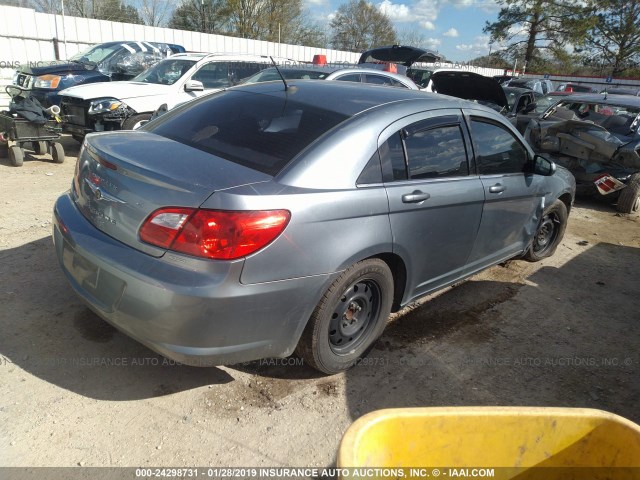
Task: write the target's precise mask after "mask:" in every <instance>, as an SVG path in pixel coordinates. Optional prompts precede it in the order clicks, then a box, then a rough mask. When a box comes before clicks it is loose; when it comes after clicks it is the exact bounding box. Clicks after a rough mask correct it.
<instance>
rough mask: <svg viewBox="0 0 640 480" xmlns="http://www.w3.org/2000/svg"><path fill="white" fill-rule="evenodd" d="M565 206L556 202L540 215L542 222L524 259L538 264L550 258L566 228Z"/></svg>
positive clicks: (566, 215)
mask: <svg viewBox="0 0 640 480" xmlns="http://www.w3.org/2000/svg"><path fill="white" fill-rule="evenodd" d="M567 217H568V213H567V206H566V205H565V204H564V203H563V202H562V200H556V201H555V202H553V203H552V204H551V205H550V206H549V207H547V208H546V209H545V210H544V212H543V213H542V220H540V224H539V225H538V229H537V230H536V233H535V235H534V237H533V242H532V243H531V246H530V247H529V250H527V253H525V254H524V259H525V260H528V261H530V262H539V261H540V260H542V259H543V258H547V257H550V256H551V255H553V254H554V253H555V251H556V248H558V245H560V242H561V241H562V237H563V236H564V231H565V230H566V228H567Z"/></svg>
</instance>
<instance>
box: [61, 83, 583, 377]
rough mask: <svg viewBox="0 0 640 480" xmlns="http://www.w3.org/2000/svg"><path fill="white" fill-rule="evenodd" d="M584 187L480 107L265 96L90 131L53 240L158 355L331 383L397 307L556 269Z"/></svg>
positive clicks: (227, 98) (307, 92)
mask: <svg viewBox="0 0 640 480" xmlns="http://www.w3.org/2000/svg"><path fill="white" fill-rule="evenodd" d="M574 189H575V183H574V180H573V177H572V176H571V175H570V174H569V173H568V172H567V171H566V170H564V169H562V168H560V167H557V168H556V166H555V164H553V163H552V162H550V161H548V160H546V159H544V158H543V157H540V156H536V155H534V153H533V152H532V151H531V149H530V148H529V147H528V146H527V144H526V143H525V142H524V141H523V139H522V137H521V136H520V134H519V133H518V132H517V131H516V130H515V129H514V128H513V127H512V126H511V125H510V124H509V123H508V122H507V121H506V120H505V119H504V118H503V117H502V116H501V115H499V114H498V113H495V112H494V111H492V110H490V109H488V108H485V107H483V106H481V105H478V104H474V103H470V102H467V101H464V100H457V99H452V98H449V97H446V96H443V95H437V94H425V93H423V92H418V91H411V90H406V89H396V88H383V89H380V88H375V87H367V86H362V85H355V84H349V83H347V82H324V81H296V80H290V81H289V82H288V86H287V87H286V88H285V86H284V85H283V84H282V83H278V82H267V83H262V84H255V85H247V86H240V87H235V88H231V89H228V90H225V91H222V92H220V93H216V94H213V95H210V96H206V97H203V98H201V99H198V100H195V101H193V102H190V103H188V104H185V105H183V106H181V107H178V108H176V109H175V110H173V111H171V112H169V113H167V114H165V115H164V116H162V117H160V118H158V119H156V120H154V121H152V122H150V123H148V124H147V125H145V126H144V127H143V128H142V129H140V130H137V131H133V132H131V131H129V132H124V131H122V132H107V133H99V134H92V135H89V136H87V138H86V140H85V142H84V145H83V148H82V151H81V153H80V155H79V158H78V165H77V169H76V173H75V177H74V179H73V183H72V187H71V190H70V191H69V192H68V193H65V194H64V195H62V196H61V197H60V198H59V199H58V201H57V202H56V205H55V210H54V229H53V230H54V234H53V237H54V243H55V249H56V252H57V256H58V259H59V261H60V265H61V266H62V269H63V270H64V273H65V275H66V278H67V279H68V281H69V284H70V285H71V287H72V288H73V289H74V290H75V291H76V292H77V294H78V295H79V296H80V297H81V298H82V299H83V300H84V301H85V302H86V303H87V305H88V306H89V307H90V308H91V309H92V310H93V311H95V312H96V313H97V314H98V315H99V316H101V317H102V318H104V319H105V320H106V321H108V322H109V323H111V324H113V325H114V326H116V327H117V328H119V329H120V330H122V331H123V332H125V333H126V334H128V335H130V336H131V337H133V338H135V339H137V340H138V341H140V342H142V343H143V344H145V345H147V346H148V347H150V348H151V349H153V350H155V351H157V352H159V353H161V354H162V355H165V356H167V357H169V358H171V359H174V360H176V361H179V362H182V363H186V364H190V365H201V366H206V365H220V364H232V363H236V362H243V361H249V360H254V359H259V358H264V357H285V356H288V355H291V354H293V353H294V351H297V352H298V354H299V355H301V356H302V358H304V359H305V361H306V362H308V364H310V365H312V366H313V367H315V368H317V369H319V370H321V371H322V372H325V373H336V372H339V371H342V370H345V369H347V368H349V367H351V366H352V365H354V364H355V363H357V360H358V358H360V357H361V356H363V355H365V354H366V353H367V351H368V350H369V349H370V348H371V347H372V346H373V344H374V342H375V341H376V339H377V338H378V337H379V336H380V335H381V333H382V331H383V329H384V327H385V324H386V323H387V319H388V316H389V313H390V312H391V311H395V310H398V309H399V308H401V307H402V306H404V305H407V304H408V303H410V302H413V301H414V300H416V299H417V298H419V297H421V296H423V295H425V294H428V293H430V292H433V291H435V290H438V289H441V288H443V287H446V286H447V285H451V284H452V283H455V282H458V281H460V280H461V279H463V278H466V277H468V276H470V275H473V274H474V273H476V272H478V271H480V270H482V269H485V268H487V267H489V266H491V265H495V264H497V263H499V262H503V261H505V260H507V259H510V258H514V257H524V258H526V259H528V260H532V261H535V260H539V259H541V258H544V257H547V256H549V255H551V254H552V253H553V252H554V250H555V249H556V247H557V245H558V244H559V242H560V241H561V239H562V235H563V233H564V229H565V226H566V221H567V215H568V213H569V210H570V208H571V205H572V202H573V196H574ZM523 321H526V320H525V319H523Z"/></svg>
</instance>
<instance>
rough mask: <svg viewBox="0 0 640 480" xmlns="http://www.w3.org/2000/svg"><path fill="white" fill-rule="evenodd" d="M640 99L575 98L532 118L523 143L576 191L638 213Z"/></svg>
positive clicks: (579, 96)
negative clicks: (571, 179)
mask: <svg viewBox="0 0 640 480" xmlns="http://www.w3.org/2000/svg"><path fill="white" fill-rule="evenodd" d="M639 127H640V98H638V97H631V96H622V95H616V96H610V97H607V96H602V95H573V96H570V97H567V98H565V99H563V100H562V101H560V102H558V103H557V104H555V105H553V106H551V107H550V108H549V109H548V110H547V111H546V112H544V113H543V114H542V115H541V116H540V118H537V119H533V120H531V122H530V123H529V126H528V127H527V130H526V132H525V138H526V139H527V141H528V142H529V144H530V145H531V146H532V147H533V149H534V151H536V152H537V153H543V154H545V155H547V156H550V157H552V158H554V160H555V161H556V162H557V163H558V164H559V165H563V166H565V167H566V168H568V169H569V170H570V171H571V173H573V175H574V176H575V178H576V183H577V192H578V193H579V194H582V195H589V194H599V195H604V196H606V197H607V198H609V199H611V200H612V201H614V202H617V209H618V211H619V212H622V213H636V212H638V211H640V133H639V132H638V129H639Z"/></svg>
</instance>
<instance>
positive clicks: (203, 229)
mask: <svg viewBox="0 0 640 480" xmlns="http://www.w3.org/2000/svg"><path fill="white" fill-rule="evenodd" d="M290 218H291V214H290V213H289V212H288V211H287V210H256V211H224V210H198V209H192V208H161V209H160V210H156V211H155V212H153V213H152V214H151V215H150V216H149V217H148V218H147V220H146V221H145V223H144V224H143V225H142V228H141V229H140V239H141V240H142V241H143V242H147V243H150V244H152V245H156V246H158V247H162V248H167V249H170V250H174V251H176V252H181V253H186V254H189V255H195V256H197V257H206V258H213V259H217V260H233V259H236V258H240V257H245V256H247V255H250V254H252V253H254V252H257V251H258V250H260V249H261V248H264V247H266V246H267V245H268V244H270V243H271V242H272V241H273V240H275V239H276V238H277V237H278V235H280V234H281V233H282V231H283V230H284V229H285V227H286V226H287V224H288V223H289V219H290Z"/></svg>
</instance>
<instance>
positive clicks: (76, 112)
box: [60, 53, 296, 141]
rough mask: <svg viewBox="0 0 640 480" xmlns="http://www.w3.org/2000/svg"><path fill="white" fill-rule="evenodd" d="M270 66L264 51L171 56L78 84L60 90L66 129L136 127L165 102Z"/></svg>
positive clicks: (81, 132)
mask: <svg viewBox="0 0 640 480" xmlns="http://www.w3.org/2000/svg"><path fill="white" fill-rule="evenodd" d="M274 60H275V61H276V62H277V63H278V64H295V63H296V62H295V61H293V60H288V59H282V58H275V59H274ZM272 65H273V63H272V61H271V58H270V57H267V56H261V55H242V54H206V53H180V54H177V55H173V56H171V57H169V58H167V59H165V60H163V61H161V62H159V63H157V64H156V65H154V66H153V67H151V68H150V69H148V70H146V71H144V72H142V73H141V74H140V75H138V76H137V77H135V78H134V79H132V80H129V81H124V82H108V83H95V84H86V85H78V86H76V87H71V88H67V89H66V90H63V91H62V92H60V94H61V97H62V100H61V102H60V108H61V110H62V112H61V114H62V118H63V129H64V131H65V132H67V133H71V134H72V135H73V137H74V138H75V139H76V140H78V141H81V140H82V139H83V138H84V136H85V134H87V133H91V132H101V131H105V130H130V129H135V128H137V127H138V126H139V125H140V124H141V123H143V122H145V121H147V120H148V119H149V118H150V117H151V115H152V113H153V112H154V111H155V110H156V109H157V108H158V107H160V106H161V105H162V104H166V105H167V107H168V108H172V107H173V106H175V105H177V104H179V103H184V102H187V101H189V100H192V99H194V98H196V97H198V96H200V95H203V94H204V93H209V92H215V91H217V90H221V89H223V88H227V87H230V86H233V85H235V84H237V83H238V82H239V81H240V80H242V79H244V78H247V77H249V76H251V75H253V74H255V73H257V72H259V71H260V70H262V69H264V68H267V67H269V66H272Z"/></svg>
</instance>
